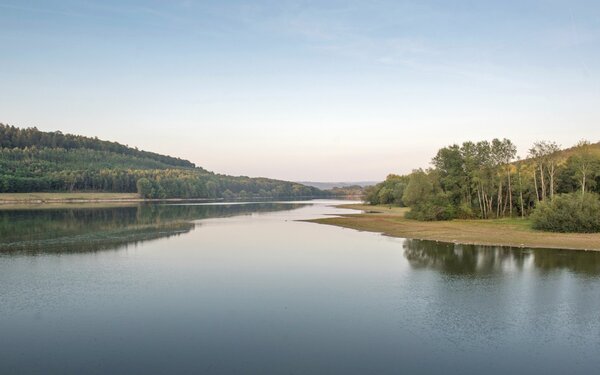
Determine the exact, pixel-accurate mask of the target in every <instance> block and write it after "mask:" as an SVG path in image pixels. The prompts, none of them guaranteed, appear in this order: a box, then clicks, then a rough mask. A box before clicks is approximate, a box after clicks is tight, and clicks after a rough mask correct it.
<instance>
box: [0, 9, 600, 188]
mask: <svg viewBox="0 0 600 375" xmlns="http://www.w3.org/2000/svg"><path fill="white" fill-rule="evenodd" d="M599 12H600V7H599V4H598V2H597V1H593V0H577V1H566V0H560V1H553V2H548V1H515V0H510V1H496V2H490V1H486V2H474V1H452V2H448V1H437V0H427V1H410V0H409V1H391V0H381V1H374V2H360V1H350V2H347V1H344V2H341V1H327V2H322V1H316V2H315V1H309V2H305V1H302V2H301V1H271V0H261V1H254V2H251V3H248V2H243V1H227V2H200V1H193V0H192V1H178V2H140V1H135V0H128V1H97V0H96V1H86V2H75V1H71V0H56V1H36V0H30V1H21V0H3V1H0V22H1V24H2V33H1V35H0V48H1V50H2V52H3V58H2V59H0V81H1V82H2V86H3V88H4V89H3V90H1V91H0V112H2V114H3V118H2V119H0V121H3V122H9V123H11V124H14V125H18V126H34V125H35V126H38V127H39V128H40V129H43V130H56V129H61V130H63V131H67V132H73V133H81V134H85V135H97V136H99V137H101V138H104V139H110V140H117V141H121V142H122V143H126V144H130V145H135V146H139V147H141V148H144V149H149V150H153V151H157V152H162V153H167V154H175V155H178V156H182V157H185V158H188V159H191V160H192V161H194V162H196V163H197V164H199V165H202V166H204V167H206V168H208V169H210V170H216V171H218V172H222V173H230V174H236V175H251V176H256V175H261V176H270V177H278V178H286V179H295V180H307V179H312V180H329V181H331V180H356V179H361V180H362V179H383V178H384V177H385V175H386V174H387V173H389V172H409V171H410V170H411V169H412V168H415V167H422V166H426V164H427V162H428V161H429V158H430V157H431V156H432V155H433V154H434V152H435V150H437V148H439V147H440V146H443V145H445V144H447V143H450V142H461V141H464V140H466V139H471V140H475V141H476V140H480V139H489V138H492V137H508V138H511V139H513V141H515V142H516V144H517V145H518V146H519V148H520V153H521V155H523V154H524V153H526V150H527V148H528V146H530V144H531V143H532V141H534V140H536V139H538V138H548V139H552V140H556V141H557V142H558V143H560V144H563V145H564V146H570V145H572V144H574V143H575V142H576V141H578V140H579V139H580V138H583V137H589V138H591V140H594V141H597V140H598V138H600V133H599V130H598V127H597V123H598V120H600V116H599V112H598V108H597V103H598V99H599V98H600V97H599V95H600V91H599V78H600V77H599V68H598V67H599V66H600V64H598V58H599V57H600V56H599V53H600V52H599V51H600V48H599V42H600V31H599V29H598V24H597V19H598V17H599V15H600V14H599ZM31 108H35V111H32V110H31ZM182 135H185V136H182ZM217 140H218V141H217ZM248 155H251V157H248Z"/></svg>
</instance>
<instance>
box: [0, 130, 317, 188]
mask: <svg viewBox="0 0 600 375" xmlns="http://www.w3.org/2000/svg"><path fill="white" fill-rule="evenodd" d="M43 191H46V192H48V191H104V192H120V193H133V192H139V193H140V194H141V195H142V196H143V197H146V198H225V199H233V198H258V197H260V198H285V197H318V196H324V195H326V194H327V193H325V192H323V191H321V190H319V189H316V188H313V187H309V186H304V185H302V184H298V183H294V182H288V181H281V180H273V179H268V178H249V177H244V176H241V177H234V176H227V175H220V174H215V173H212V172H209V171H206V170H205V169H203V168H200V167H196V166H195V165H194V163H192V162H190V161H188V160H183V159H180V158H175V157H172V156H165V155H160V154H157V153H153V152H148V151H141V150H138V149H135V148H131V147H128V146H125V145H122V144H119V143H116V142H109V141H103V140H99V139H97V138H90V137H84V136H78V135H71V134H62V133H61V132H43V131H39V130H37V129H36V128H26V129H21V128H16V127H14V126H8V125H3V124H0V192H10V193H13V192H43Z"/></svg>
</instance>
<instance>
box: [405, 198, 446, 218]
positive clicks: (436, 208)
mask: <svg viewBox="0 0 600 375" xmlns="http://www.w3.org/2000/svg"><path fill="white" fill-rule="evenodd" d="M405 216H406V218H407V219H414V220H421V221H438V220H452V219H454V218H455V217H456V210H455V208H454V206H453V205H452V204H451V203H450V201H449V200H448V197H447V196H446V195H445V194H442V193H438V194H435V195H433V196H430V197H429V200H426V201H420V202H418V203H416V204H415V205H413V206H412V207H411V208H410V211H408V212H407V213H406V215H405Z"/></svg>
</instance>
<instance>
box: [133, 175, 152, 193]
mask: <svg viewBox="0 0 600 375" xmlns="http://www.w3.org/2000/svg"><path fill="white" fill-rule="evenodd" d="M136 185H137V191H138V194H139V195H140V196H141V197H143V198H152V197H154V194H155V191H154V188H153V187H152V182H150V180H148V179H147V178H146V177H142V178H140V179H139V180H137V184H136Z"/></svg>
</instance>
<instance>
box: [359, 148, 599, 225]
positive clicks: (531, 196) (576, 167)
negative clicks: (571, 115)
mask: <svg viewBox="0 0 600 375" xmlns="http://www.w3.org/2000/svg"><path fill="white" fill-rule="evenodd" d="M431 164H432V166H431V168H429V169H427V170H423V169H418V170H414V171H413V172H412V173H411V174H409V175H403V176H400V175H393V174H392V175H389V176H388V177H387V179H386V180H385V181H384V182H382V183H380V184H377V185H375V186H372V187H369V188H368V189H366V193H365V194H366V196H365V199H366V200H367V201H368V202H369V203H371V204H386V205H398V206H407V207H410V208H411V210H410V211H409V212H408V214H407V217H410V218H414V219H418V220H448V219H453V218H464V219H467V218H481V219H488V218H502V217H515V216H520V217H525V216H529V215H530V214H532V213H533V214H534V215H533V218H534V219H535V221H536V225H537V226H538V227H539V228H540V229H549V230H561V228H562V229H564V231H596V230H600V209H597V208H595V207H597V206H598V207H600V204H597V203H598V202H599V200H598V195H597V193H599V192H600V143H596V144H591V143H590V142H588V141H581V142H579V143H578V144H577V145H576V146H575V147H572V148H569V149H565V150H562V149H561V148H560V147H559V145H557V144H556V143H555V142H549V141H540V142H536V143H535V144H533V145H532V147H531V148H530V149H529V150H528V154H527V158H525V159H520V158H518V157H517V149H516V147H515V145H514V144H513V143H512V142H511V141H510V140H508V139H502V140H499V139H494V140H492V141H491V142H490V141H481V142H477V143H475V142H464V143H463V144H462V145H457V144H454V145H450V146H447V147H444V148H442V149H440V150H439V151H438V152H437V154H436V155H435V157H434V158H433V159H432V162H431ZM549 215H550V216H549ZM551 215H554V216H552V217H551ZM542 216H543V217H542ZM557 222H560V224H557ZM567 222H569V224H567Z"/></svg>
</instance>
